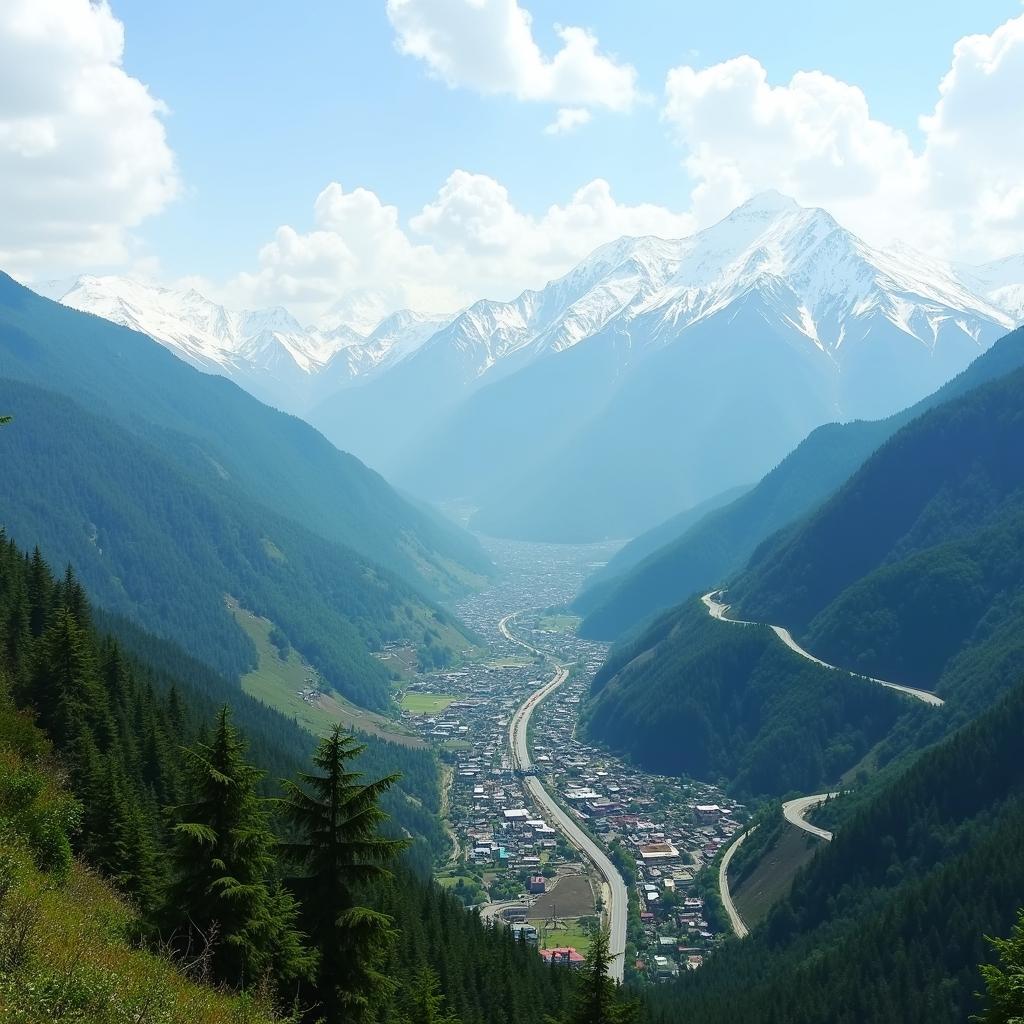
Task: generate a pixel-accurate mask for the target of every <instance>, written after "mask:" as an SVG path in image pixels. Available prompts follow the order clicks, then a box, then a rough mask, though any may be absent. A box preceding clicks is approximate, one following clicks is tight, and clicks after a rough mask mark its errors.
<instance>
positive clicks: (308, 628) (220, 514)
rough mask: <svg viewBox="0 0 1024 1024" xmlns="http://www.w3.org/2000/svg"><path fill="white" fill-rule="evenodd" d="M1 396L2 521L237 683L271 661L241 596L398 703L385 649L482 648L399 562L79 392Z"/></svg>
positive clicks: (10, 387) (104, 599)
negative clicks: (347, 539)
mask: <svg viewBox="0 0 1024 1024" xmlns="http://www.w3.org/2000/svg"><path fill="white" fill-rule="evenodd" d="M0 401H2V404H3V406H4V408H7V409H10V410H11V412H12V413H13V414H14V416H15V422H14V423H13V424H11V425H10V426H8V427H7V428H5V429H4V431H3V432H2V433H0V461H2V464H3V466H4V473H3V475H2V477H0V503H2V512H0V522H2V524H3V525H4V526H5V527H6V529H7V531H8V534H9V535H10V536H11V537H13V538H14V539H15V540H17V541H18V542H19V543H21V544H24V545H26V546H29V545H35V544H38V545H40V546H41V547H42V548H43V549H44V550H46V551H48V552H51V553H52V556H53V557H54V558H55V559H56V560H57V561H58V563H59V564H67V563H68V562H71V563H73V564H74V565H75V566H76V567H77V569H78V571H79V573H80V575H81V577H82V580H83V581H84V583H85V584H86V585H87V587H88V588H89V591H90V593H91V594H92V595H93V596H94V598H95V600H96V601H98V602H99V603H100V604H101V605H102V606H103V607H104V608H106V609H109V610H111V611H113V612H115V613H118V614H121V615H124V616H128V617H130V618H132V619H133V620H135V621H136V622H138V623H139V624H140V625H142V626H143V627H145V628H146V629H147V630H149V631H150V632H152V633H155V634H157V635H159V636H162V637H165V638H169V639H173V640H175V641H177V642H179V643H184V644H186V645H187V646H188V648H189V650H190V651H191V652H192V653H193V654H194V655H195V656H196V657H197V658H199V659H200V660H202V661H204V662H206V663H207V664H208V665H211V666H212V667H214V668H215V669H217V670H218V671H219V672H221V673H223V674H225V675H228V676H230V677H234V678H237V677H238V676H239V675H240V674H242V673H244V672H246V671H247V670H248V669H250V668H253V667H255V665H256V652H255V650H254V648H253V646H252V642H251V641H250V640H249V638H248V636H246V634H245V633H244V632H243V630H242V629H241V628H240V627H239V626H238V624H237V623H236V622H235V620H234V618H233V617H232V615H231V613H230V611H229V610H228V608H227V606H226V603H225V601H226V598H227V597H229V596H230V597H232V598H234V599H235V600H237V601H238V602H239V603H240V604H241V606H242V607H243V608H246V609H248V610H250V611H252V612H254V613H256V614H258V615H261V616H266V617H267V618H269V619H271V620H272V621H273V622H274V623H275V624H276V626H277V627H278V628H279V629H280V630H281V631H282V632H283V634H284V635H285V636H286V637H287V638H288V641H289V642H290V643H291V644H292V645H293V646H294V647H295V648H296V649H297V650H299V651H300V652H301V653H302V654H303V656H304V657H305V658H306V659H307V660H308V661H309V662H310V663H311V664H312V665H314V666H315V667H316V668H317V669H318V670H319V671H320V672H321V674H322V675H323V677H324V679H325V680H326V682H327V683H328V685H330V686H332V687H334V688H336V689H337V690H338V691H339V692H341V693H342V694H344V695H345V696H346V697H348V698H350V699H351V700H353V701H355V702H356V703H358V704H362V705H364V706H366V707H369V708H374V709H379V710H383V711H388V710H389V709H390V708H391V706H392V702H391V698H390V692H391V691H390V677H389V673H388V672H387V671H386V670H385V669H384V667H383V666H382V664H381V663H380V661H379V660H378V659H376V658H374V657H372V656H371V654H370V650H371V649H373V650H376V649H379V648H380V646H381V645H382V644H383V643H385V642H388V641H404V642H406V643H409V644H410V645H412V646H418V645H419V644H421V643H422V640H423V635H424V632H425V631H428V630H429V631H433V632H434V633H436V634H437V636H438V637H439V638H440V639H441V640H442V646H444V647H447V648H448V649H449V650H452V649H459V648H462V647H465V646H466V645H467V643H468V641H466V639H465V638H464V637H463V636H462V635H461V634H460V633H459V632H458V630H457V627H456V624H455V622H454V621H453V619H452V618H451V616H449V615H448V614H447V613H446V612H443V611H441V610H440V609H439V608H436V607H433V606H431V605H430V604H429V603H428V602H427V601H426V600H425V599H424V598H422V597H421V596H420V595H419V594H418V593H417V592H416V591H414V590H413V589H412V588H411V587H410V586H409V585H408V584H407V583H404V582H403V581H402V580H400V579H399V578H398V577H397V576H395V575H394V573H392V572H389V571H387V570H385V569H382V568H380V567H378V566H375V565H374V564H372V563H370V562H368V561H367V560H366V559H365V558H364V557H362V556H360V555H357V554H356V553H355V552H354V551H352V550H351V549H348V548H345V547H342V546H341V545H340V544H337V543H333V542H331V541H328V540H325V539H324V538H323V537H321V536H318V535H316V534H314V533H312V532H310V531H309V530H306V529H304V528H303V527H301V526H299V525H298V524H297V523H295V522H294V521H291V520H289V519H286V518H285V517H283V516H281V515H278V514H276V513H274V512H272V511H270V510H269V509H267V508H266V507H264V506H263V505H260V504H259V503H257V502H255V501H253V500H252V499H251V498H249V497H248V496H247V495H246V494H245V493H244V491H242V490H241V489H240V488H239V487H238V485H237V484H236V483H235V482H234V481H233V480H231V479H221V478H220V477H219V476H218V475H217V474H210V473H199V472H190V471H189V470H188V469H187V468H186V467H184V466H183V465H182V464H181V463H180V462H179V461H177V460H174V459H172V458H171V457H170V456H168V455H166V454H164V452H162V451H161V450H160V449H159V448H158V447H157V446H156V445H155V444H154V443H152V441H151V440H147V439H145V438H141V437H138V436H135V435H133V434H132V433H130V432H129V431H127V430H125V429H123V428H122V427H120V426H119V425H118V424H117V423H115V422H113V421H111V420H109V419H107V418H105V417H102V416H99V415H97V414H95V413H92V412H89V411H86V410H85V409H83V408H82V407H81V406H79V405H78V404H76V403H75V402H73V401H72V400H71V399H68V398H64V397H62V396H60V395H55V394H53V393H51V392H48V391H42V390H39V389H37V388H35V387H33V386H30V385H26V384H22V383H18V382H15V381H10V380H2V381H0Z"/></svg>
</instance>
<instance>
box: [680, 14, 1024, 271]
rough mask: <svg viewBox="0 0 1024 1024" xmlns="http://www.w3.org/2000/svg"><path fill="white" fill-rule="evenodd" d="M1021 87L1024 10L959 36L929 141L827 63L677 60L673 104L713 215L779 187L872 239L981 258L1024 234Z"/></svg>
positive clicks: (929, 120) (1020, 242)
mask: <svg viewBox="0 0 1024 1024" xmlns="http://www.w3.org/2000/svg"><path fill="white" fill-rule="evenodd" d="M1022 96H1024V16H1022V17H1018V18H1015V19H1012V20H1011V21H1008V22H1007V23H1006V24H1004V25H1002V26H1001V27H1000V28H998V29H997V30H996V31H995V32H993V33H992V34H991V35H978V36H968V37H966V38H964V39H961V40H960V41H959V42H958V43H957V44H956V46H955V48H954V53H953V60H952V66H951V68H950V71H949V72H948V73H947V74H946V76H945V77H944V78H943V80H942V82H941V84H940V86H939V99H938V102H937V104H936V106H935V110H934V112H933V113H932V114H931V115H929V116H927V117H924V118H922V119H921V127H922V130H923V132H924V134H925V142H924V145H923V146H922V147H920V148H919V149H915V147H914V145H913V144H912V143H911V141H910V138H909V137H908V135H907V134H906V133H905V132H903V131H901V130H899V129H897V128H894V127H893V126H891V125H888V124H886V123H884V122H882V121H880V120H878V119H877V118H874V117H873V116H872V114H871V111H870V109H869V105H868V101H867V98H866V97H865V95H864V93H863V92H862V91H861V90H860V89H859V88H857V87H856V86H853V85H849V84H847V83H845V82H842V81H839V80H838V79H835V78H833V77H831V76H829V75H827V74H824V73H823V72H820V71H810V72H799V73H797V74H795V75H794V76H793V77H792V79H790V81H789V82H788V83H785V84H782V85H772V84H770V83H769V81H768V74H767V71H766V70H765V68H764V67H762V65H761V64H760V63H759V62H758V61H757V60H755V59H754V58H753V57H750V56H742V57H737V58H735V59H733V60H728V61H725V62H723V63H721V64H716V65H714V66H712V67H709V68H705V69H703V70H696V69H694V68H692V67H686V66H683V67H677V68H674V69H672V70H671V71H670V72H669V74H668V77H667V79H666V84H665V106H664V109H663V112H662V113H663V117H664V119H665V120H666V122H667V123H669V124H670V125H671V127H672V131H673V133H674V135H675V136H676V138H677V139H678V141H679V142H680V143H681V144H682V146H683V147H684V148H685V150H686V155H685V158H684V166H685V168H686V170H687V172H688V173H689V175H690V176H691V178H692V180H693V182H694V187H693V192H692V202H693V210H694V213H695V215H696V217H697V219H698V221H699V222H700V223H701V224H706V223H708V222H710V221H711V220H714V219H716V218H717V217H720V216H723V215H724V214H726V213H727V212H728V211H729V210H730V209H732V208H733V207H734V206H735V205H736V204H737V203H739V202H742V201H743V200H744V199H746V198H748V197H749V196H750V195H751V194H753V193H755V192H757V191H760V190H762V189H765V188H776V189H778V190H780V191H782V192H785V193H787V194H789V195H792V196H793V197H794V198H796V199H797V200H799V201H800V202H803V203H805V204H809V205H818V206H823V207H825V208H826V209H828V210H829V211H830V212H832V213H833V214H834V215H835V216H836V218H837V219H838V220H840V221H841V222H842V223H844V224H846V225H847V226H849V227H850V228H852V229H853V230H855V231H857V232H859V233H861V234H863V235H864V236H865V237H866V238H868V239H869V240H871V241H874V242H879V243H888V242H891V241H894V240H895V239H897V238H902V239H906V240H907V241H910V242H912V243H913V244H915V245H918V246H920V247H927V248H929V249H932V250H937V251H942V252H945V253H946V254H947V255H951V256H954V255H955V256H957V257H959V258H975V259H983V258H988V257H990V256H993V255H998V254H1000V253H1002V252H1006V251H1012V250H1013V249H1019V248H1022V247H1024V188H1022V174H1021V168H1022V167H1024V132H1022V131H1021V130H1020V128H1021V114H1020V110H1021V100H1020V98H1021V97H1022Z"/></svg>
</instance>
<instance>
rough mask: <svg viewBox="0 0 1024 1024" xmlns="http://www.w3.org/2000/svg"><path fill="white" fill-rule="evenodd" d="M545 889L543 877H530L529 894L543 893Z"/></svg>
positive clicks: (527, 884) (528, 883) (527, 886)
mask: <svg viewBox="0 0 1024 1024" xmlns="http://www.w3.org/2000/svg"><path fill="white" fill-rule="evenodd" d="M545 888H546V885H545V882H544V876H543V875H530V880H529V882H527V883H526V889H527V892H532V893H542V892H543V891H544V889H545Z"/></svg>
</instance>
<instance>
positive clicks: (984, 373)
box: [574, 330, 1024, 639]
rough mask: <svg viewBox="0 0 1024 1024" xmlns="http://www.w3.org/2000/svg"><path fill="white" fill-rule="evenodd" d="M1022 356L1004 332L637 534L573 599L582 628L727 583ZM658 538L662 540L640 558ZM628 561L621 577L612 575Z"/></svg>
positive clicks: (597, 634) (591, 629) (638, 619)
mask: <svg viewBox="0 0 1024 1024" xmlns="http://www.w3.org/2000/svg"><path fill="white" fill-rule="evenodd" d="M1022 364H1024V331H1021V330H1018V331H1014V332H1013V333H1011V334H1009V335H1007V336H1006V337H1005V338H1002V339H1001V340H999V341H997V342H996V343H995V345H993V346H992V348H990V349H989V350H988V352H986V353H984V354H983V355H981V356H979V357H978V358H977V359H976V360H975V361H974V362H973V363H972V364H971V365H970V366H969V367H968V368H967V369H966V370H964V371H963V373H961V374H960V375H959V376H957V377H955V378H954V379H953V380H951V381H950V382H949V383H947V384H945V385H944V386H943V387H941V388H939V389H938V391H936V392H935V393H934V394H932V395H930V396H929V397H927V398H925V399H923V400H922V401H921V402H918V403H917V404H916V405H914V406H912V407H911V408H909V409H907V410H904V411H902V412H899V413H896V414H895V415H893V416H890V417H888V418H887V419H884V420H877V421H858V422H852V423H844V424H836V423H832V424H828V425H826V426H823V427H819V428H818V429H817V430H815V431H813V432H812V433H811V434H810V435H808V437H807V438H806V439H805V440H804V441H802V442H801V443H800V444H799V445H798V446H797V447H796V448H795V449H794V450H793V451H792V452H791V453H790V454H789V455H788V456H787V457H786V458H785V459H783V461H782V462H781V463H779V465H778V466H777V467H776V468H775V469H773V470H772V471H771V472H770V473H769V474H768V475H767V476H765V477H764V478H763V479H762V480H761V481H760V483H758V484H757V486H756V487H754V488H753V490H750V491H749V492H748V493H746V494H743V495H742V496H740V497H739V498H737V499H736V500H734V501H732V502H731V503H730V504H728V505H727V506H725V507H724V508H722V509H719V510H717V511H711V512H709V513H708V514H706V515H705V516H704V517H702V518H701V519H700V520H699V521H698V522H696V523H690V522H688V520H687V518H686V517H685V516H684V517H682V518H681V520H680V525H681V526H682V527H684V529H681V530H680V531H679V532H678V533H676V534H675V535H674V537H672V538H669V537H666V536H665V532H666V528H669V527H670V526H671V523H669V524H665V525H664V526H663V527H659V528H658V529H657V530H655V531H652V532H651V534H645V535H642V536H641V537H639V538H637V539H636V540H635V541H634V542H633V543H632V544H630V545H627V546H626V548H624V549H623V551H622V552H621V554H620V555H619V556H617V558H616V559H613V560H612V562H611V563H610V564H609V566H608V571H606V572H604V573H602V574H601V576H600V577H599V578H598V579H596V580H595V581H594V583H593V585H588V588H587V589H585V590H584V591H583V593H582V594H580V596H579V597H578V598H577V600H576V602H575V603H574V607H575V608H576V609H577V610H578V611H580V612H581V614H584V615H585V616H586V618H585V619H584V621H583V624H582V626H581V627H580V631H581V634H582V635H583V636H588V637H594V638H599V639H614V638H616V637H618V636H621V635H623V634H624V633H626V632H627V631H629V630H631V629H635V628H636V627H637V626H638V625H640V624H642V623H644V622H645V621H647V620H649V619H650V618H651V617H652V616H653V615H654V614H656V613H657V612H659V611H661V610H663V609H665V608H668V607H670V606H672V605H674V604H676V603H678V602H679V601H682V600H683V599H684V598H687V597H689V596H690V595H692V594H694V593H697V592H698V591H705V590H708V589H710V588H711V587H715V586H719V585H721V584H723V583H725V582H726V581H727V580H728V579H729V578H731V577H732V576H734V575H735V574H737V573H738V572H740V571H741V570H742V569H743V567H744V565H745V564H746V562H747V560H748V559H749V558H750V556H751V555H752V554H753V553H754V551H755V550H756V548H757V547H758V545H759V544H761V543H762V542H763V541H765V540H766V539H767V538H768V537H770V536H771V535H772V534H774V533H775V532H776V531H777V530H780V529H781V528H783V527H784V526H787V525H789V524H791V523H795V522H797V521H798V520H800V519H801V518H803V517H804V516H806V515H808V514H809V513H811V512H812V511H813V510H814V509H815V508H816V507H817V506H818V505H819V504H820V503H821V502H822V501H824V500H825V499H826V498H828V497H829V496H830V495H831V494H832V493H833V492H834V491H836V490H837V489H838V488H839V487H840V485H841V484H843V483H844V482H845V481H846V480H847V479H848V478H849V477H850V475H851V474H853V473H854V471H855V470H857V469H858V468H859V467H860V466H861V465H862V464H863V463H864V461H865V460H866V459H867V458H868V456H869V455H870V454H871V453H872V452H873V451H875V450H877V449H878V447H879V446H880V445H881V444H883V443H884V442H885V441H886V440H887V439H888V438H890V437H892V436H893V435H894V434H895V433H896V432H897V431H898V430H900V429H901V428H902V427H904V426H906V425H907V424H908V423H910V422H912V421H913V420H914V419H915V418H916V417H918V416H920V415H922V414H924V413H925V412H927V411H928V410H929V409H933V408H936V407H938V406H940V405H942V404H943V403H945V402H948V401H951V400H953V399H956V398H958V397H959V396H962V395H964V394H966V393H967V392H969V391H970V390H971V389H973V388H975V387H978V386H980V385H982V384H984V383H987V382H988V381H991V380H995V379H998V378H999V377H1002V376H1004V375H1005V374H1007V373H1009V372H1011V371H1012V370H1014V369H1017V368H1019V367H1020V366H1021V365H1022ZM652 538H656V539H663V543H664V546H663V547H661V548H660V549H659V550H656V551H653V552H649V553H646V554H645V557H644V558H643V559H642V560H641V561H639V562H638V563H637V564H635V565H632V564H630V563H631V562H632V560H633V555H632V552H634V551H641V552H647V549H648V548H649V545H650V541H651V539H652ZM617 567H621V568H620V569H619V572H618V576H617V577H615V576H613V575H612V572H614V571H615V570H616V568H617Z"/></svg>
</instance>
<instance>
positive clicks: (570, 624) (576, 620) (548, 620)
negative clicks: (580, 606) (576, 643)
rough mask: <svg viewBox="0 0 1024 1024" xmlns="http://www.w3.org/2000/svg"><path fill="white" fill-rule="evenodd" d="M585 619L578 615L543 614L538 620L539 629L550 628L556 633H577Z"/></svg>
mask: <svg viewBox="0 0 1024 1024" xmlns="http://www.w3.org/2000/svg"><path fill="white" fill-rule="evenodd" d="M582 621H583V620H582V619H581V618H580V617H579V616H578V615H564V614H561V613H559V614H554V615H542V616H541V617H540V618H539V619H538V620H537V629H549V630H551V631H552V632H554V633H575V632H576V627H577V626H578V625H579V624H580V623H581V622H582Z"/></svg>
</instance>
